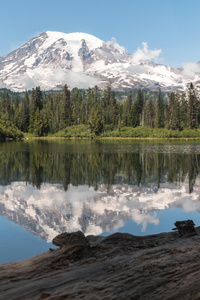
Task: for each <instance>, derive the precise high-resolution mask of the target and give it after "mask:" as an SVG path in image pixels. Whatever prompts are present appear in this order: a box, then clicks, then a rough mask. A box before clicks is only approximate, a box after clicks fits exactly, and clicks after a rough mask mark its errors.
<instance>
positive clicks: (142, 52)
mask: <svg viewBox="0 0 200 300" xmlns="http://www.w3.org/2000/svg"><path fill="white" fill-rule="evenodd" d="M161 53H162V50H161V49H155V50H149V47H148V44H147V42H143V43H142V48H140V47H138V49H137V50H136V51H135V52H134V53H133V54H132V61H133V63H135V64H139V63H140V62H144V61H148V60H152V61H155V62H156V61H157V60H158V57H159V56H160V54H161Z"/></svg>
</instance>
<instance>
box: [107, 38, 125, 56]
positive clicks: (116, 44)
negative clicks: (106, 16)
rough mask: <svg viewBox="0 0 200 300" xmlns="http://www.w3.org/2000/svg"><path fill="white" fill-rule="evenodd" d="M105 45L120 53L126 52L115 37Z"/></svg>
mask: <svg viewBox="0 0 200 300" xmlns="http://www.w3.org/2000/svg"><path fill="white" fill-rule="evenodd" d="M105 44H106V46H107V47H108V48H111V47H113V48H114V49H116V50H118V51H119V52H120V53H124V52H126V49H125V48H124V47H123V46H120V45H119V44H118V43H117V40H116V38H115V37H112V38H111V40H110V41H108V42H106V43H105Z"/></svg>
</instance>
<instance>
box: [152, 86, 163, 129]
mask: <svg viewBox="0 0 200 300" xmlns="http://www.w3.org/2000/svg"><path fill="white" fill-rule="evenodd" d="M155 110H156V114H155V122H154V124H155V127H157V128H164V127H165V110H164V102H163V99H162V97H161V90H160V89H159V90H158V98H157V102H156V109H155Z"/></svg>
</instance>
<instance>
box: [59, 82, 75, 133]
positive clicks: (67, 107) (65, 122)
mask: <svg viewBox="0 0 200 300" xmlns="http://www.w3.org/2000/svg"><path fill="white" fill-rule="evenodd" d="M71 123H72V107H71V99H70V90H69V89H68V86H67V85H66V84H65V85H64V88H63V105H62V116H61V124H60V128H61V129H63V128H65V127H66V126H70V125H71Z"/></svg>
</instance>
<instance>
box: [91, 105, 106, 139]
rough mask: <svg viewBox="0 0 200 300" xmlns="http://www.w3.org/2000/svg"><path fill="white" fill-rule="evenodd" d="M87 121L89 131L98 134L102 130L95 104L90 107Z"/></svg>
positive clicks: (101, 121)
mask: <svg viewBox="0 0 200 300" xmlns="http://www.w3.org/2000/svg"><path fill="white" fill-rule="evenodd" d="M88 123H89V128H90V132H91V133H92V132H93V133H94V134H95V135H98V134H99V133H101V132H102V131H103V120H102V117H101V115H100V112H99V108H98V105H97V104H96V105H95V106H94V107H93V108H92V109H91V112H90V116H89V120H88Z"/></svg>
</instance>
